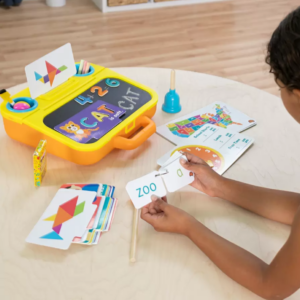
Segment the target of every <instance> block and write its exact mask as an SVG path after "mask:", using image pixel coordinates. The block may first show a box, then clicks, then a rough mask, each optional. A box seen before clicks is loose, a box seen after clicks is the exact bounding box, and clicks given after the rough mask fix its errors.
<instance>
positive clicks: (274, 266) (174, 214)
mask: <svg viewBox="0 0 300 300" xmlns="http://www.w3.org/2000/svg"><path fill="white" fill-rule="evenodd" d="M153 200H155V201H154V202H152V203H151V204H149V205H148V206H146V207H143V208H142V212H141V218H142V219H144V220H145V221H146V222H148V223H149V224H151V225H152V226H153V227H154V228H155V229H156V230H157V231H163V232H174V233H179V234H184V235H186V236H187V237H188V238H190V239H191V240H192V241H193V242H194V243H195V244H196V245H197V246H198V248H199V249H200V250H202V251H203V252H204V253H205V254H206V255H207V256H208V257H209V258H210V259H211V260H212V262H214V263H215V264H216V266H217V267H219V268H220V269H221V270H222V271H223V272H224V273H225V274H226V275H227V276H229V277H230V278H232V279H233V280H234V281H236V282H238V283H239V284H241V285H242V286H244V287H246V288H247V289H249V290H251V291H252V292H253V293H255V294H257V295H259V296H261V297H263V298H264V299H268V300H282V299H285V298H286V297H288V296H290V295H291V294H293V293H294V292H295V291H297V290H298V289H299V288H300V267H299V266H300V211H298V212H297V215H296V217H295V220H294V222H293V226H292V231H291V234H290V237H289V239H288V241H287V242H286V244H285V245H284V246H283V247H282V249H281V250H280V251H279V252H278V254H277V255H276V257H275V258H274V260H273V261H272V262H271V264H270V265H268V264H267V263H265V262H263V261H262V260H261V259H259V258H258V257H256V256H254V255H253V254H251V253H249V252H248V251H246V250H244V249H242V248H240V247H238V246H236V245H234V244H232V243H231V242H229V241H227V240H225V239H223V238H222V237H220V236H218V235H217V234H215V233H214V232H212V231H211V230H209V229H208V228H206V227H205V226H204V225H202V224H201V223H199V222H198V221H197V220H196V219H194V218H193V217H191V216H190V215H188V214H187V213H185V212H184V211H182V210H180V209H178V208H176V207H174V206H172V205H169V204H167V203H166V202H165V201H163V200H161V199H157V198H155V199H153Z"/></svg>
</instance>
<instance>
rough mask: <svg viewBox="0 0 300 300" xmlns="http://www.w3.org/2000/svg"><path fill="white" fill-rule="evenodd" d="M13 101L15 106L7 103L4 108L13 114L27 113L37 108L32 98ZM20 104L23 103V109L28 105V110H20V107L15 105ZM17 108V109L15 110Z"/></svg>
mask: <svg viewBox="0 0 300 300" xmlns="http://www.w3.org/2000/svg"><path fill="white" fill-rule="evenodd" d="M13 101H14V102H15V105H11V104H10V103H7V104H6V108H7V109H8V110H9V111H11V112H14V113H27V112H30V111H32V110H34V109H36V108H37V107H38V103H37V101H36V100H34V99H32V98H29V97H19V98H15V99H13ZM21 102H22V103H24V107H28V105H29V108H25V109H24V108H22V105H16V104H18V103H19V104H21ZM26 104H27V105H26ZM17 107H18V108H19V109H17Z"/></svg>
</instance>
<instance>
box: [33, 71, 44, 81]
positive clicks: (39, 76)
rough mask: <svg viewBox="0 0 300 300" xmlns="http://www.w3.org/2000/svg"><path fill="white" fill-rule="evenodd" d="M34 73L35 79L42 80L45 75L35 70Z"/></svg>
mask: <svg viewBox="0 0 300 300" xmlns="http://www.w3.org/2000/svg"><path fill="white" fill-rule="evenodd" d="M34 75H35V80H40V79H41V78H42V77H43V76H41V75H40V74H38V73H37V72H34Z"/></svg>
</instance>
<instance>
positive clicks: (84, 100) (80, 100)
mask: <svg viewBox="0 0 300 300" xmlns="http://www.w3.org/2000/svg"><path fill="white" fill-rule="evenodd" d="M75 101H76V102H77V103H78V104H80V105H84V104H86V103H93V100H92V99H91V98H89V97H84V96H78V98H75Z"/></svg>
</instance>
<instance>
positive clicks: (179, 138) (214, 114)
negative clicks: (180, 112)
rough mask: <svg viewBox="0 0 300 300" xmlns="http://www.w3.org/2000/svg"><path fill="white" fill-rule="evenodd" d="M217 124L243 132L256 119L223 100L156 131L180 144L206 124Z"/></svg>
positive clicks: (172, 141) (162, 126) (254, 123)
mask: <svg viewBox="0 0 300 300" xmlns="http://www.w3.org/2000/svg"><path fill="white" fill-rule="evenodd" d="M207 124H210V125H215V126H218V127H220V128H223V129H228V130H230V131H233V132H242V131H244V130H246V129H248V128H250V127H252V126H254V125H256V121H255V120H254V119H253V118H250V117H249V116H247V115H246V114H244V113H242V112H241V111H239V110H237V109H235V108H233V107H231V106H229V105H227V104H226V103H223V102H220V101H219V102H214V103H212V104H210V105H208V106H206V107H204V108H201V109H199V110H196V111H194V112H192V113H190V114H187V115H185V116H182V117H180V118H178V119H176V120H174V121H172V122H169V123H167V124H164V125H161V126H159V127H157V130H156V132H157V133H158V134H159V135H161V136H162V137H164V138H166V139H167V140H169V141H170V142H171V143H173V144H175V145H178V144H180V143H181V142H183V141H185V140H188V139H189V138H190V137H193V136H194V135H196V134H197V132H199V130H200V129H201V128H202V127H203V126H204V125H207Z"/></svg>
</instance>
